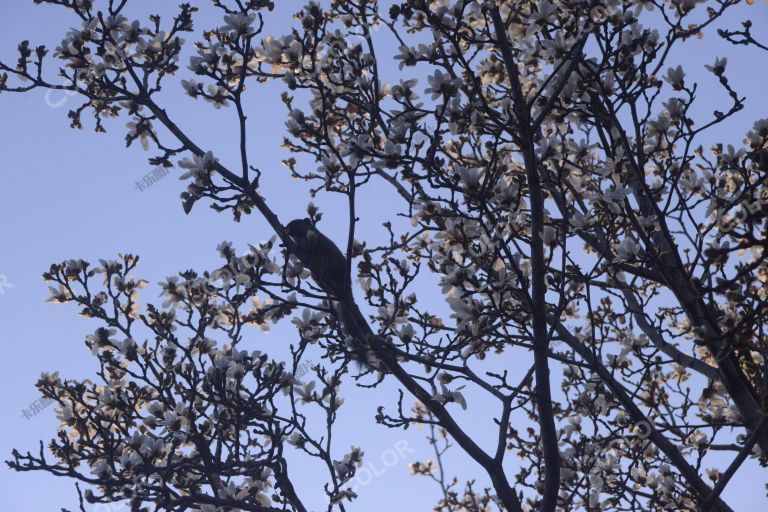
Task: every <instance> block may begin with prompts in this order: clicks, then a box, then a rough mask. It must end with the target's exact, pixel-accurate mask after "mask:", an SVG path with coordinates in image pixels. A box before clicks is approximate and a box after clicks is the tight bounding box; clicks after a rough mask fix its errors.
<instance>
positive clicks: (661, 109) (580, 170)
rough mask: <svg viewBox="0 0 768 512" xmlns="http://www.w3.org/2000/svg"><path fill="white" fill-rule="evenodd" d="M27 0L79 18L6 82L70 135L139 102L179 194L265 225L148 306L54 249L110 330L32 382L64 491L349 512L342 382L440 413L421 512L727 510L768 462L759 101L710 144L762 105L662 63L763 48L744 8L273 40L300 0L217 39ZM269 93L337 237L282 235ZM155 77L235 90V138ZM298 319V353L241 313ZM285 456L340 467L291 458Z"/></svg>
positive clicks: (181, 18)
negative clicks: (254, 155)
mask: <svg viewBox="0 0 768 512" xmlns="http://www.w3.org/2000/svg"><path fill="white" fill-rule="evenodd" d="M35 3H45V4H55V5H57V6H59V7H60V9H61V10H62V14H68V15H70V19H71V20H72V21H73V25H74V26H73V28H71V29H69V31H68V32H66V35H64V39H63V40H62V42H61V44H60V45H59V46H58V47H57V48H55V50H53V51H50V50H49V49H48V48H46V47H44V46H35V44H34V43H32V42H29V41H23V42H21V43H20V44H19V46H18V60H17V61H16V62H0V91H2V92H3V93H12V92H16V93H26V92H30V91H33V90H35V89H60V90H66V91H71V92H74V93H77V94H78V97H79V98H80V99H81V102H80V103H79V105H78V106H77V107H76V108H74V109H73V110H72V111H71V112H69V119H70V121H71V124H72V127H74V128H82V127H84V126H90V127H93V128H95V130H96V131H104V130H105V124H106V121H107V120H110V119H112V118H120V119H123V120H125V122H126V123H127V129H126V130H125V141H126V143H127V145H128V146H130V145H132V144H134V143H135V142H138V143H140V144H141V145H142V146H143V147H144V148H145V149H146V150H148V151H150V152H151V153H150V154H151V158H150V159H149V164H150V165H151V166H163V167H168V168H171V167H178V168H180V169H181V171H180V173H179V174H180V177H181V178H182V179H183V180H184V183H185V189H184V191H183V193H182V194H181V203H182V206H183V208H184V210H185V211H187V212H189V211H190V210H191V209H192V208H194V207H198V208H199V207H200V206H209V207H211V208H213V209H215V210H216V211H217V212H221V213H222V214H225V215H232V217H233V219H234V220H236V221H240V220H243V221H245V222H244V223H247V221H248V218H249V217H248V216H250V215H254V216H261V217H263V218H264V219H265V220H266V221H267V223H268V225H269V226H270V227H271V230H272V232H271V233H266V232H265V233H260V234H259V235H260V237H261V238H269V237H270V236H271V237H272V238H271V240H270V241H268V242H264V243H261V244H259V245H251V246H250V249H249V250H246V251H244V252H238V249H237V248H236V246H235V245H232V244H228V243H222V245H221V246H220V248H219V249H220V251H219V252H220V254H221V258H222V264H221V267H219V268H215V269H208V270H202V269H201V270H199V271H192V270H190V271H185V272H182V273H179V274H178V275H174V276H171V277H169V278H168V279H167V280H166V281H164V282H162V283H160V286H161V287H162V291H163V298H164V301H163V302H162V303H160V304H152V303H144V302H141V303H140V300H141V299H140V293H141V291H142V289H143V288H145V287H146V286H147V285H148V283H147V282H146V281H144V280H142V279H140V278H138V277H135V275H137V274H138V273H140V267H139V266H138V262H139V258H138V257H137V256H133V255H120V256H119V258H117V259H114V260H102V261H100V262H99V263H98V264H90V263H87V262H84V261H82V260H69V261H64V262H60V263H55V264H53V265H52V266H51V267H50V269H49V270H48V271H47V272H45V274H44V277H45V279H46V280H48V281H49V282H50V284H51V290H52V295H51V300H52V301H55V302H60V303H65V304H71V305H75V306H77V308H78V309H79V311H80V312H81V313H82V314H84V315H85V316H87V317H89V318H92V319H93V321H94V322H95V323H96V324H98V327H96V329H95V330H94V332H93V334H91V335H89V336H88V337H87V338H86V341H85V343H86V345H87V347H88V348H89V349H90V350H91V351H92V353H93V356H94V357H95V358H97V359H98V362H99V367H100V370H99V372H98V375H94V379H93V380H87V381H77V380H73V379H66V378H63V377H60V376H59V375H58V373H45V374H43V375H42V377H41V378H40V380H39V382H38V388H39V390H40V392H41V393H42V394H43V396H44V397H45V398H47V399H50V400H53V401H54V402H55V404H56V407H57V414H58V418H59V419H60V420H61V428H60V429H59V431H58V432H57V433H56V435H55V437H54V438H53V439H52V440H51V441H50V443H49V444H48V445H47V446H44V445H43V444H42V443H41V445H40V448H39V450H32V451H27V449H24V450H21V451H14V453H13V455H12V459H11V460H10V461H8V464H9V465H10V466H11V467H12V468H13V469H15V470H18V471H44V472H47V473H50V474H51V475H56V476H64V477H67V478H70V479H72V480H74V481H76V482H77V492H78V493H80V508H81V510H82V511H85V505H84V503H85V502H89V503H112V502H126V503H128V504H130V508H131V510H133V511H139V510H150V509H152V510H162V511H182V510H193V511H201V512H213V511H216V512H223V511H235V510H245V511H278V510H290V511H302V512H303V511H306V510H309V508H308V505H307V504H306V498H305V496H306V495H307V494H309V493H310V490H309V487H312V488H316V489H320V490H321V491H322V492H323V493H325V495H326V496H327V501H326V505H325V506H326V509H327V510H328V511H329V512H330V511H333V510H339V511H345V510H348V509H349V510H352V509H354V507H355V499H356V498H357V494H356V492H355V491H353V490H352V488H351V485H350V481H351V479H352V478H353V476H354V474H355V471H356V469H357V468H359V467H361V465H362V464H363V460H364V457H365V455H364V451H363V450H362V448H359V447H357V446H356V445H357V444H361V440H347V439H344V440H343V441H337V439H336V438H335V437H334V433H335V430H334V426H335V424H336V421H337V418H338V417H339V414H342V413H343V410H344V409H343V407H342V403H343V396H342V395H343V393H344V392H345V390H347V389H349V388H350V387H352V386H358V387H360V388H361V390H362V391H363V392H365V393H369V394H370V396H371V399H372V400H376V401H377V402H379V403H381V407H380V408H379V413H378V415H376V417H374V418H371V422H372V424H374V426H375V428H391V429H405V428H408V427H409V426H411V425H415V426H419V425H421V426H425V427H426V431H427V432H429V435H428V436H427V437H428V443H429V445H431V446H432V447H433V448H434V457H433V458H432V459H430V460H426V461H414V462H413V463H412V464H411V471H412V473H414V474H415V475H416V476H417V477H423V478H424V483H425V485H428V486H432V487H431V488H432V489H433V492H434V493H435V496H436V497H437V498H436V503H435V510H444V511H459V510H462V511H463V510H466V511H486V510H505V511H513V512H517V511H523V510H525V511H529V510H530V511H542V512H550V511H555V510H691V511H694V510H706V511H719V512H720V511H730V510H732V508H731V506H729V504H728V503H727V502H726V501H725V500H724V498H723V492H724V490H725V489H726V488H727V486H728V484H729V481H731V479H732V478H733V477H734V475H735V474H736V473H738V472H739V471H743V470H744V468H745V467H747V466H746V465H751V466H750V467H753V468H754V467H758V466H759V465H762V464H764V463H765V462H766V457H767V456H768V455H767V454H768V429H767V428H766V424H767V423H768V420H767V419H766V412H767V411H768V385H767V384H766V383H767V382H768V367H766V347H767V345H766V342H765V339H766V335H767V334H766V332H765V331H764V327H765V325H766V320H768V317H766V300H768V284H766V281H768V265H766V255H765V247H766V243H768V242H766V240H767V238H766V214H767V212H768V208H767V207H766V195H768V188H766V180H767V179H768V172H767V170H768V120H765V119H755V120H754V126H753V127H752V128H751V129H749V130H747V129H745V130H744V131H745V132H746V134H745V136H744V137H743V138H740V139H739V140H740V141H741V142H739V143H738V144H735V143H733V142H732V144H727V143H726V144H720V143H714V144H713V143H711V142H709V143H708V144H706V142H705V141H707V140H709V141H711V139H712V136H711V134H710V132H711V131H712V129H713V128H715V127H718V126H725V125H726V123H728V122H729V121H730V120H731V118H732V116H734V114H735V113H737V112H739V111H740V110H742V109H744V107H745V106H746V105H749V104H750V103H749V101H750V100H753V101H754V99H751V98H746V97H744V96H743V95H742V94H740V93H739V91H738V90H737V89H736V87H735V86H734V85H733V84H732V81H731V80H729V78H728V66H727V58H726V57H718V58H714V57H713V61H712V64H711V65H709V66H707V70H708V71H709V72H710V73H709V74H708V75H706V79H707V80H709V82H711V83H709V84H708V87H709V90H712V91H720V92H721V93H722V94H720V95H719V96H718V98H719V99H713V98H712V97H706V96H705V97H704V98H702V94H701V92H700V89H701V86H700V84H699V83H696V82H694V80H693V79H692V78H690V76H689V74H687V69H686V66H685V64H684V63H682V62H674V61H673V60H672V57H671V56H672V55H680V52H679V51H674V52H673V51H672V50H673V49H675V50H679V49H680V48H687V47H691V46H695V44H696V41H697V38H699V37H701V36H703V35H706V37H709V38H720V39H721V40H722V41H723V43H724V44H726V45H727V47H728V48H729V49H730V50H729V51H733V52H736V51H745V50H747V49H749V50H753V51H765V50H768V47H767V46H766V45H768V41H761V40H759V36H758V35H756V34H755V33H753V30H752V24H751V23H750V22H744V23H742V24H740V25H739V24H738V23H737V24H736V25H737V26H734V27H731V28H726V29H724V28H719V29H718V30H716V29H715V28H714V27H715V26H716V25H717V24H718V23H721V22H722V21H723V20H725V19H726V18H725V16H726V14H728V13H729V12H730V10H731V8H732V7H733V6H734V5H736V4H737V3H739V2H738V1H736V0H716V1H694V0H670V1H663V0H620V1H613V0H612V1H607V0H576V1H561V0H554V1H549V0H545V1H542V2H517V1H501V0H434V1H426V0H416V1H409V2H403V3H396V2H395V3H393V2H388V3H384V2H376V1H370V0H356V1H352V0H333V1H331V2H322V3H316V2H310V3H309V4H307V5H306V6H305V7H303V8H301V10H299V11H298V12H297V13H296V14H295V16H294V18H293V20H294V23H293V29H292V30H291V31H290V32H289V33H287V34H285V35H275V34H273V35H266V34H267V33H269V32H270V27H269V24H268V22H267V21H268V16H267V14H268V13H269V11H272V10H274V9H277V10H285V9H291V10H296V9H299V6H294V5H292V3H288V2H280V3H273V2H271V1H269V0H212V1H211V2H208V3H205V7H202V6H201V7H200V8H204V9H206V10H210V11H214V12H218V13H219V16H220V18H219V19H221V21H220V23H219V24H218V25H217V26H209V27H204V29H205V30H202V31H200V30H198V29H197V27H196V26H195V25H194V20H195V17H196V16H198V15H199V13H198V7H193V6H192V5H191V4H189V3H183V4H181V5H180V6H179V7H178V11H177V14H176V15H175V17H173V18H172V19H161V18H160V17H159V16H154V15H153V16H147V17H146V18H145V19H137V20H132V19H129V18H127V17H126V16H127V14H125V13H124V11H125V10H126V9H127V4H128V3H129V0H104V1H96V0H35ZM130 3H132V4H133V3H134V2H130ZM135 3H136V4H137V6H138V7H141V5H142V4H141V3H139V2H135ZM199 3H200V4H203V3H204V2H199ZM132 7H133V6H132ZM755 7H757V6H755ZM62 19H65V17H64V16H62ZM727 19H728V20H729V21H730V20H732V18H727ZM718 26H719V25H718ZM65 30H66V27H62V33H65ZM182 36H185V37H193V38H195V40H196V41H195V44H194V55H193V56H192V57H191V58H189V59H188V62H186V60H187V57H185V58H184V60H185V62H183V63H182V62H181V60H182V53H184V52H187V51H188V49H189V48H190V47H189V46H188V45H187V44H186V43H185V42H184V39H183V38H182ZM393 45H394V48H397V49H396V51H393ZM184 55H185V56H186V55H187V53H184ZM182 76H184V77H185V78H184V79H182V78H181V77H182ZM268 83H276V84H279V85H280V86H281V87H283V88H284V92H283V93H282V96H281V98H282V101H283V103H284V105H285V115H286V122H285V126H286V130H287V133H286V136H285V144H284V146H285V148H286V149H287V151H288V152H289V153H287V154H286V158H285V161H284V164H285V166H286V167H287V168H288V170H289V171H288V172H290V173H291V174H292V175H293V176H294V177H296V178H298V179H299V181H298V182H296V187H297V188H296V190H291V191H286V192H288V193H289V194H294V195H295V194H300V193H306V192H307V191H308V190H311V191H312V193H313V194H318V195H322V196H323V197H328V198H333V200H335V201H338V204H339V205H341V206H342V207H343V209H344V211H345V212H346V217H345V218H344V219H343V221H344V222H345V224H346V226H345V230H346V233H347V236H346V239H345V240H337V241H336V244H337V245H334V242H331V241H329V239H328V238H327V237H325V235H323V234H322V233H323V230H324V225H327V224H328V221H327V220H326V221H325V222H323V220H322V217H323V215H322V212H320V211H318V209H317V208H316V207H315V206H314V205H310V206H309V207H308V208H307V212H306V217H307V220H301V221H297V222H296V223H291V227H290V229H289V228H288V227H287V225H288V222H289V221H290V220H291V219H281V218H278V216H277V215H276V214H275V211H274V210H273V207H274V205H275V204H276V203H277V202H278V201H280V200H281V197H271V196H270V195H269V194H267V193H266V192H265V191H264V189H263V188H262V186H261V179H262V174H263V172H270V173H271V172H285V171H279V170H272V169H270V170H264V171H263V170H260V169H257V168H256V167H254V166H253V165H252V162H251V160H252V159H251V158H250V157H249V155H250V153H249V151H253V150H254V149H259V148H258V141H254V140H251V138H249V134H248V131H247V129H248V127H249V120H248V115H249V113H250V114H251V115H253V113H254V110H255V109H256V108H257V107H255V105H257V104H258V101H257V100H258V98H259V93H260V88H262V87H263V86H264V84H268ZM161 90H162V91H163V92H164V93H165V94H169V93H173V92H174V91H176V92H178V94H187V95H189V96H191V97H192V98H196V99H198V100H200V102H199V108H200V109H205V108H208V107H210V106H212V107H215V108H227V109H232V110H233V111H234V112H235V114H236V120H237V121H236V122H237V129H238V130H239V140H237V141H233V147H232V151H231V152H229V153H221V154H215V155H214V154H213V153H212V152H211V151H210V150H209V148H208V146H207V142H206V140H205V138H199V139H193V137H192V136H190V135H189V132H188V131H187V130H185V127H184V126H183V125H182V123H180V122H178V121H177V120H176V119H175V118H174V115H173V113H172V112H171V111H170V110H169V109H167V108H166V107H165V106H164V105H163V103H162V101H161V99H160V94H159V93H160V91H161ZM711 96H713V95H711ZM704 103H706V104H704ZM206 104H207V105H206ZM712 105H714V107H712ZM694 110H695V111H696V112H697V113H698V114H697V116H696V118H694V117H693V114H692V113H693V112H694ZM86 115H87V116H89V117H90V119H88V118H86V117H85V116H86ZM739 137H741V136H739ZM705 144H706V147H705ZM369 190H380V191H384V190H386V191H389V192H391V193H392V194H393V196H394V197H397V198H398V200H397V201H396V202H392V203H391V204H389V205H388V206H387V207H388V208H390V209H391V211H389V212H387V213H388V215H389V218H391V219H392V221H391V222H387V223H386V224H385V225H384V226H383V229H384V236H383V238H382V235H381V233H372V232H369V231H367V230H363V229H360V228H359V225H361V224H363V223H364V220H365V219H364V216H365V215H366V210H365V209H363V208H362V207H361V205H360V199H359V197H360V195H361V194H363V193H365V192H366V191H369ZM302 209H303V208H302ZM303 215H304V214H302V216H303ZM326 231H327V230H326ZM245 233H246V232H245V231H244V239H247V240H252V239H253V230H251V231H248V232H247V233H249V234H248V235H246V234H245ZM382 239H383V240H384V243H381V240H382ZM373 240H376V242H375V243H374V242H373ZM323 244H325V245H323ZM329 244H330V245H329ZM337 247H338V248H337ZM316 248H320V249H322V250H320V249H316ZM332 256H333V257H332ZM180 257H181V255H180ZM339 276H340V277H339ZM417 287H418V290H419V293H418V294H417V293H416V292H415V290H416V288H417ZM346 290H351V291H349V292H347V291H346ZM425 290H429V291H425ZM284 322H285V323H289V324H292V325H293V326H295V328H294V329H293V330H292V332H293V333H294V338H293V339H292V340H290V347H291V360H289V361H284V360H278V359H277V358H276V356H275V354H272V353H270V351H269V350H268V349H266V348H265V347H264V346H260V345H259V344H258V343H256V342H255V341H254V337H253V334H252V333H253V331H252V327H253V326H256V327H261V328H264V329H266V328H267V326H268V325H269V324H273V323H284ZM287 343H288V342H287ZM308 354H314V355H313V357H316V359H314V361H315V363H314V364H313V365H312V367H311V368H312V369H311V371H309V372H307V371H304V370H302V371H301V372H300V375H299V376H297V375H296V373H297V371H298V369H300V368H301V369H304V368H306V364H307V359H308V357H309V355H308ZM391 389H396V390H397V393H396V394H394V395H393V394H392V393H391V392H390V391H388V390H391ZM478 404H480V405H478ZM465 409H467V410H469V411H470V412H471V416H472V417H471V418H470V416H469V415H467V414H465V413H464V410H465ZM470 420H474V421H485V424H486V425H488V426H489V427H488V428H487V429H486V431H485V435H484V436H482V438H479V437H477V436H472V435H470V434H469V433H468V422H469V421H470ZM375 424H378V426H376V425H375ZM332 439H333V442H332ZM363 441H364V440H363ZM353 442H354V444H355V446H353V447H352V448H351V449H349V448H348V447H349V446H350V445H352V444H353ZM362 444H364V442H363V443H362ZM449 449H450V450H452V453H454V455H456V453H458V454H459V455H460V456H461V457H463V458H464V459H466V461H467V464H465V465H463V467H460V468H459V467H451V466H450V465H446V464H444V459H445V454H446V452H447V450H449ZM457 456H458V455H457ZM296 457H303V458H305V459H307V460H313V461H315V462H316V463H317V464H319V466H318V467H320V468H323V471H324V474H320V473H316V474H315V478H316V479H315V480H306V479H304V480H301V481H297V480H296V479H295V478H292V475H293V474H294V473H293V472H292V465H291V464H292V462H293V461H295V460H297V459H296ZM430 481H432V482H434V483H430ZM761 485H762V484H761ZM359 492H365V489H359Z"/></svg>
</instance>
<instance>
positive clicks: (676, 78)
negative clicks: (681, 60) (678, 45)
mask: <svg viewBox="0 0 768 512" xmlns="http://www.w3.org/2000/svg"><path fill="white" fill-rule="evenodd" d="M664 80H666V81H667V82H669V83H670V84H672V88H673V89H675V90H677V91H679V90H680V89H682V88H683V87H685V71H683V66H677V67H676V68H669V69H667V76H665V77H664Z"/></svg>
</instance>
